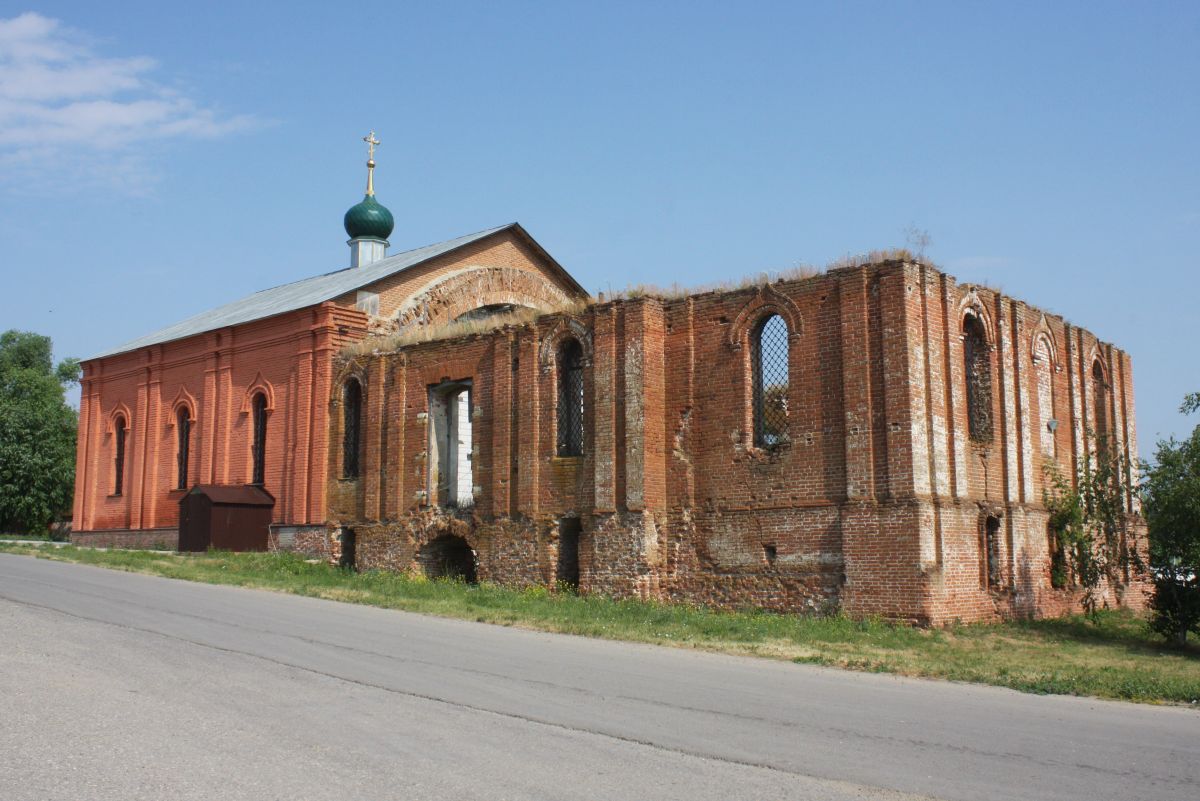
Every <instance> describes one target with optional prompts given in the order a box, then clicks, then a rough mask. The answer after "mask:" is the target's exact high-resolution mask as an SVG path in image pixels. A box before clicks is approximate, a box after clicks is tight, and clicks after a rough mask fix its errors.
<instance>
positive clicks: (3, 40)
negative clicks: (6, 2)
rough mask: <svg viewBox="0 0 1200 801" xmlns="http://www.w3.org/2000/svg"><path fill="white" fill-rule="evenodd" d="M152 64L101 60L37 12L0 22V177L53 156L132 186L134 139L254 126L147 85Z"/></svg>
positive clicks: (138, 182)
mask: <svg viewBox="0 0 1200 801" xmlns="http://www.w3.org/2000/svg"><path fill="white" fill-rule="evenodd" d="M157 67H158V64H157V63H156V62H155V61H154V59H151V58H146V57H142V56H132V57H126V58H106V57H102V56H100V55H98V54H96V53H95V52H94V49H93V48H92V47H91V46H90V45H89V44H88V42H87V41H86V40H85V39H84V37H83V36H82V35H80V34H79V33H78V32H76V31H72V30H70V29H69V28H65V27H63V26H62V25H61V24H60V23H59V21H58V20H55V19H50V18H48V17H44V16H42V15H41V14H37V13H35V12H27V13H24V14H21V15H20V16H17V17H14V18H11V19H0V178H2V177H5V176H7V177H8V178H9V179H19V178H20V177H22V176H23V175H25V174H29V175H33V174H34V172H35V169H34V168H35V167H36V165H38V164H45V163H46V161H45V160H46V159H56V160H58V162H59V164H60V165H62V164H64V163H66V164H69V165H70V166H71V167H72V168H73V169H74V170H76V171H77V172H78V173H81V174H83V175H84V176H86V177H87V178H88V179H91V180H98V181H100V182H102V183H105V184H109V185H111V184H112V183H114V182H115V183H117V184H125V183H127V184H128V186H126V188H127V189H131V190H134V191H140V190H142V189H144V188H145V181H146V177H147V176H146V175H145V174H139V170H145V169H146V168H145V167H144V166H143V167H139V166H137V165H138V162H137V161H136V160H135V159H132V158H130V151H131V149H132V147H133V146H134V145H136V144H141V143H146V142H153V141H165V140H170V139H177V138H187V137H190V138H213V137H219V136H224V135H227V134H230V133H233V132H236V131H240V130H245V129H247V128H250V127H252V126H253V125H255V124H256V121H255V120H254V118H252V117H250V116H245V115H242V116H225V115H222V114H220V113H219V112H217V111H215V110H214V109H211V108H206V107H205V106H203V105H202V104H201V103H199V102H197V101H196V100H193V99H192V98H189V97H186V96H184V95H182V94H180V93H179V92H176V91H172V90H170V89H167V88H165V87H163V86H161V85H159V84H157V83H155V82H154V81H153V80H152V78H151V74H152V73H153V72H154V71H155V70H156V68H157ZM122 176H127V178H128V181H126V180H125V179H123V178H122Z"/></svg>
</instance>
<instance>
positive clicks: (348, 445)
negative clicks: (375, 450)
mask: <svg viewBox="0 0 1200 801" xmlns="http://www.w3.org/2000/svg"><path fill="white" fill-rule="evenodd" d="M361 453H362V384H360V383H358V379H357V378H350V379H347V381H346V383H345V385H343V387H342V478H358V471H359V454H361Z"/></svg>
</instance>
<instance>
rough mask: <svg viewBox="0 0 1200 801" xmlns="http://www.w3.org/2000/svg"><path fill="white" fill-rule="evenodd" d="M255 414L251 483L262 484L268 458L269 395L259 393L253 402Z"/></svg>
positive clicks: (252, 406) (252, 407)
mask: <svg viewBox="0 0 1200 801" xmlns="http://www.w3.org/2000/svg"><path fill="white" fill-rule="evenodd" d="M251 409H252V411H253V416H254V440H253V446H252V447H251V457H252V460H253V471H252V474H251V475H252V478H251V480H250V483H251V484H258V485H260V486H261V485H262V484H263V483H264V481H265V478H266V459H267V396H266V395H264V394H263V393H261V392H260V393H258V394H257V395H255V396H254V401H253V403H252V404H251Z"/></svg>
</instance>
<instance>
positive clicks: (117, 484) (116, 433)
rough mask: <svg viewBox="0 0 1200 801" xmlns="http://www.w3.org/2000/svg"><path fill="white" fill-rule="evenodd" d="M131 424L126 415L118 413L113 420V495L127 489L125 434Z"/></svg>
mask: <svg viewBox="0 0 1200 801" xmlns="http://www.w3.org/2000/svg"><path fill="white" fill-rule="evenodd" d="M128 430H129V424H128V423H127V422H126V421H125V416H124V415H117V417H116V419H114V420H113V451H114V455H113V495H120V494H122V492H123V491H124V489H125V434H126V432H127V431H128Z"/></svg>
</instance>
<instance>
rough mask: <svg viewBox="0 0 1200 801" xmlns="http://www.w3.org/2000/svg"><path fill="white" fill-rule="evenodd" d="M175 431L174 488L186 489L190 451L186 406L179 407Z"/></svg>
mask: <svg viewBox="0 0 1200 801" xmlns="http://www.w3.org/2000/svg"><path fill="white" fill-rule="evenodd" d="M175 431H176V434H177V435H178V437H179V446H178V449H177V453H176V465H175V475H176V480H175V488H176V489H187V486H188V460H189V457H190V456H191V450H192V416H191V414H190V413H189V412H188V409H187V407H186V406H180V407H179V411H178V412H176V415H175Z"/></svg>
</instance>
